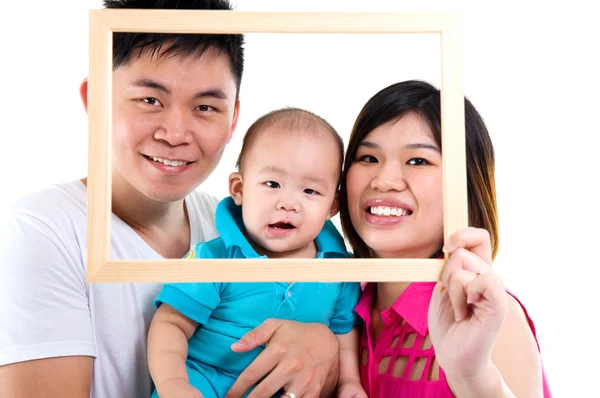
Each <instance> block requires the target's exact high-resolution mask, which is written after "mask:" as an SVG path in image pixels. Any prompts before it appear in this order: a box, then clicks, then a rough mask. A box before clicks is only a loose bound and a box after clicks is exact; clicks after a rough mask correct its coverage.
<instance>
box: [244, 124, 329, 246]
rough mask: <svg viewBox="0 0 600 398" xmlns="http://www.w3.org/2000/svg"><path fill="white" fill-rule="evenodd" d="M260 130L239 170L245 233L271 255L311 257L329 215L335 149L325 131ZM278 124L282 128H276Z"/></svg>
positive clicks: (273, 128)
mask: <svg viewBox="0 0 600 398" xmlns="http://www.w3.org/2000/svg"><path fill="white" fill-rule="evenodd" d="M276 129H277V127H272V128H269V129H267V130H266V131H264V132H261V133H260V135H259V136H258V137H257V140H256V142H255V143H254V145H253V146H252V148H251V149H250V152H249V153H248V156H247V157H246V160H245V162H244V166H243V170H242V181H243V188H242V189H243V193H242V214H243V218H244V225H245V227H246V233H247V234H248V235H249V237H250V238H251V239H252V240H253V241H254V244H255V246H256V245H258V246H260V247H259V248H257V250H258V251H259V253H260V249H261V248H262V249H264V250H263V252H262V253H260V254H264V255H267V256H269V257H312V256H314V254H315V252H314V245H313V241H314V239H315V238H316V237H317V235H318V234H319V232H320V231H321V229H322V228H323V225H324V223H325V221H326V220H327V219H329V218H330V217H331V216H332V214H331V213H332V206H333V204H334V200H335V194H336V189H337V183H338V179H339V157H340V154H339V149H338V148H337V146H336V143H335V141H334V139H333V137H330V136H327V135H325V134H311V133H303V132H288V131H277V130H276ZM279 129H280V128H279Z"/></svg>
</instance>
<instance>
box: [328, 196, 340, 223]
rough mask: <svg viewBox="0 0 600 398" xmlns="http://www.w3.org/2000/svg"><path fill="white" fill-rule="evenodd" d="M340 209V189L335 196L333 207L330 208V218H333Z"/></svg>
mask: <svg viewBox="0 0 600 398" xmlns="http://www.w3.org/2000/svg"><path fill="white" fill-rule="evenodd" d="M339 211H340V191H337V192H336V193H335V197H334V198H333V203H332V204H331V209H330V210H329V218H332V217H333V216H335V215H336V214H338V212H339Z"/></svg>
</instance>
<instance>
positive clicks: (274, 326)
mask: <svg viewBox="0 0 600 398" xmlns="http://www.w3.org/2000/svg"><path fill="white" fill-rule="evenodd" d="M262 344H267V347H266V348H265V349H264V350H263V352H261V353H260V355H259V356H258V357H257V358H256V359H255V360H254V362H252V363H251V364H250V365H249V366H248V367H247V368H246V369H245V370H244V371H243V372H242V374H240V376H239V377H238V379H237V380H236V382H235V383H234V384H233V386H232V387H231V389H230V390H229V392H228V393H227V395H226V398H238V397H241V396H242V395H243V394H244V393H246V392H247V391H248V390H249V389H250V388H251V387H252V386H253V385H255V384H257V383H258V382H259V381H260V383H259V384H258V385H257V386H256V387H255V388H254V390H253V391H252V392H251V393H250V395H249V396H248V398H257V397H270V396H273V395H274V394H276V393H277V392H278V391H279V390H280V389H281V388H283V389H284V390H285V391H287V392H290V393H293V394H295V395H296V396H297V397H298V398H300V397H318V396H322V395H323V393H322V391H321V390H322V389H323V386H325V385H326V381H329V384H330V386H328V387H330V388H331V390H333V388H335V384H336V382H337V374H338V369H339V345H338V341H337V339H336V337H335V335H334V334H333V333H332V332H331V331H330V330H329V328H328V327H327V326H325V325H322V324H320V323H308V324H307V323H299V322H294V321H286V320H281V319H268V320H267V321H265V322H264V323H263V324H262V325H260V326H259V327H257V328H256V329H254V330H252V331H250V332H248V333H247V334H246V335H245V336H244V337H242V339H241V340H240V341H239V342H238V343H235V344H233V345H232V347H231V348H232V350H234V351H237V352H247V351H250V350H252V349H254V348H256V347H258V346H260V345H262ZM265 376H266V377H265ZM263 377H264V379H263ZM261 380H262V381H261ZM324 393H325V395H328V392H327V391H324Z"/></svg>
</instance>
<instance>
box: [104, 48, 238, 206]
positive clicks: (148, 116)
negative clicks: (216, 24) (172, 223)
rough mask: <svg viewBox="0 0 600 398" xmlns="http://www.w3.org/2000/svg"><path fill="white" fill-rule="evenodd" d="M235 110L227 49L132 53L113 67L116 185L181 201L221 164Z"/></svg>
mask: <svg viewBox="0 0 600 398" xmlns="http://www.w3.org/2000/svg"><path fill="white" fill-rule="evenodd" d="M238 109H239V102H237V101H236V85H235V81H234V79H233V76H232V74H231V71H230V66H229V59H228V56H227V55H226V54H223V53H222V54H220V55H217V53H216V51H213V50H208V51H206V52H205V53H204V54H203V55H202V57H198V56H196V55H192V56H187V54H181V55H175V56H171V57H164V58H160V59H157V58H156V57H155V56H153V57H151V56H149V55H147V54H146V55H142V56H141V57H140V58H133V59H132V60H131V61H130V62H129V63H127V64H126V65H124V66H121V67H119V68H118V69H116V70H115V71H114V73H113V137H112V151H113V152H112V153H113V160H112V163H113V164H112V167H113V176H114V180H115V183H116V184H119V185H123V186H130V187H132V188H134V189H135V190H137V191H138V192H140V193H141V194H142V195H144V196H146V197H148V198H150V199H152V200H155V201H159V202H170V201H176V200H179V199H182V198H183V197H185V196H186V195H187V194H188V193H189V192H191V191H192V190H194V189H195V188H196V187H198V185H200V184H201V183H202V182H203V181H204V180H205V179H206V178H207V177H208V176H209V175H210V173H211V172H212V171H213V170H214V169H215V167H216V166H217V164H218V163H219V161H220V159H221V156H222V154H223V150H224V149H225V145H226V144H227V143H228V142H229V139H230V138H231V134H232V133H233V130H234V129H235V124H236V122H237V113H238Z"/></svg>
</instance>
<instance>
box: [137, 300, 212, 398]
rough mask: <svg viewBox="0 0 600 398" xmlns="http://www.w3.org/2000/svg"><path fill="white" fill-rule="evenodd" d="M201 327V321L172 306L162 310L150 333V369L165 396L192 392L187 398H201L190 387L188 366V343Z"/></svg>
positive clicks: (153, 322)
mask: <svg viewBox="0 0 600 398" xmlns="http://www.w3.org/2000/svg"><path fill="white" fill-rule="evenodd" d="M197 327H198V323H197V322H195V321H193V320H191V319H190V318H188V317H186V316H185V315H183V314H181V313H180V312H178V311H177V310H175V309H174V308H173V307H171V306H170V305H168V304H162V305H161V306H160V307H158V310H157V311H156V314H155V315H154V318H153V319H152V324H151V325H150V330H149V332H148V367H149V369H150V375H151V376H152V380H153V381H154V384H155V385H156V390H157V391H158V394H159V395H160V396H161V397H166V396H168V395H169V394H173V396H181V395H179V394H180V393H181V392H183V391H187V392H188V394H187V395H186V396H190V397H192V396H198V397H201V395H200V393H199V392H198V390H196V389H195V388H193V387H192V386H191V385H190V384H189V378H188V374H187V368H186V366H185V361H186V359H187V354H188V340H189V339H190V337H192V335H193V334H194V331H195V330H196V328H197ZM175 391H177V392H178V394H177V395H176V394H175ZM194 393H195V394H196V395H194Z"/></svg>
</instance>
